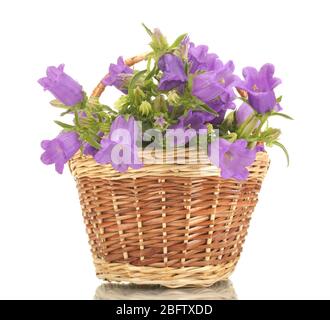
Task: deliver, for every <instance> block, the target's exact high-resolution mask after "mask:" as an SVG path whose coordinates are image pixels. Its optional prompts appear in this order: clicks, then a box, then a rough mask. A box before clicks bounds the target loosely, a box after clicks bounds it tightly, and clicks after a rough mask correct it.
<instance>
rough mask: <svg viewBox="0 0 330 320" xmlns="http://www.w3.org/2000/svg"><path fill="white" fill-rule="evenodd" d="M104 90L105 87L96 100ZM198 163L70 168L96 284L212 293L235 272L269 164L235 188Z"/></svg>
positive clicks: (83, 160) (259, 164) (260, 157)
mask: <svg viewBox="0 0 330 320" xmlns="http://www.w3.org/2000/svg"><path fill="white" fill-rule="evenodd" d="M143 58H144V57H143V56H137V57H134V58H131V59H128V60H126V63H127V65H133V64H135V63H136V62H139V61H141V60H142V59H143ZM103 90H104V85H103V84H102V82H100V83H99V85H98V86H97V87H96V89H95V90H94V92H93V96H94V97H99V96H100V95H101V94H102V92H103ZM183 152H185V150H183ZM196 152H197V151H196ZM190 156H191V154H190ZM195 157H199V159H200V161H199V162H198V163H195V164H175V163H174V164H160V163H159V164H147V165H145V166H144V167H143V168H142V169H139V170H133V169H130V170H128V171H127V172H125V173H122V174H121V173H118V172H116V171H115V170H114V169H113V168H112V166H111V165H99V164H97V163H96V162H95V161H94V159H93V158H92V157H86V156H81V155H80V154H77V155H76V156H75V157H74V158H73V159H72V160H71V161H70V164H69V165H70V169H71V172H72V174H73V176H74V177H75V180H76V183H77V187H78V191H79V195H80V202H81V206H82V211H83V215H84V221H85V224H86V227H87V232H88V236H89V242H90V245H91V249H92V253H93V258H94V263H95V267H96V273H97V276H98V277H99V278H101V279H104V280H108V281H126V282H130V283H135V284H160V285H164V286H166V287H183V286H210V285H212V284H214V283H215V282H217V281H219V280H224V279H227V278H228V277H229V275H230V274H231V273H232V272H233V270H234V268H235V266H236V264H237V262H238V259H239V256H240V253H241V251H242V245H243V243H244V239H245V236H246V234H247V230H248V226H249V222H250V218H251V214H252V212H253V210H254V207H255V205H256V203H257V197H258V192H259V190H260V188H261V184H262V181H263V179H264V177H265V175H266V173H267V169H268V166H269V158H268V155H267V153H265V152H259V153H258V154H257V158H256V160H255V162H254V163H253V165H252V166H250V168H249V171H250V175H249V178H248V179H247V180H246V181H236V180H225V179H222V178H219V169H218V168H217V167H215V166H213V165H211V164H210V163H209V161H208V159H207V157H206V156H204V155H201V154H198V153H196V155H195Z"/></svg>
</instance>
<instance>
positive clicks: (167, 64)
mask: <svg viewBox="0 0 330 320" xmlns="http://www.w3.org/2000/svg"><path fill="white" fill-rule="evenodd" d="M158 67H159V69H160V70H161V71H163V76H162V78H161V79H160V82H159V90H164V91H169V90H172V89H174V88H176V89H178V91H182V90H183V88H184V85H185V83H186V82H187V80H188V78H187V75H186V74H185V71H184V65H183V62H182V60H181V59H180V58H179V57H177V56H175V55H174V54H170V53H167V54H164V55H163V56H162V57H161V58H160V59H159V61H158Z"/></svg>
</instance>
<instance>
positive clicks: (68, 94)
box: [38, 64, 84, 106]
mask: <svg viewBox="0 0 330 320" xmlns="http://www.w3.org/2000/svg"><path fill="white" fill-rule="evenodd" d="M46 74H47V77H45V78H41V79H39V80H38V82H39V84H40V85H42V86H43V87H44V89H45V90H48V91H50V92H51V93H52V94H53V95H54V97H55V98H56V99H57V100H59V101H61V102H62V103H63V104H65V105H66V106H73V105H75V104H77V103H79V102H81V101H82V100H83V99H84V93H83V90H82V86H81V85H80V84H79V83H78V82H77V81H75V80H74V79H72V78H71V77H70V76H69V75H67V74H66V73H65V72H64V64H61V65H59V66H58V67H57V68H56V67H48V68H47V72H46Z"/></svg>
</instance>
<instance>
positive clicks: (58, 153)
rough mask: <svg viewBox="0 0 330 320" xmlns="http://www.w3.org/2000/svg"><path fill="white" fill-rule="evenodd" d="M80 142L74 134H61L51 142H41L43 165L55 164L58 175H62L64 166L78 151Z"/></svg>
mask: <svg viewBox="0 0 330 320" xmlns="http://www.w3.org/2000/svg"><path fill="white" fill-rule="evenodd" d="M80 146H81V141H80V140H79V137H78V135H77V133H75V132H72V131H71V132H61V133H60V134H59V135H58V136H57V137H56V138H55V139H53V140H43V141H42V142H41V147H42V148H43V149H44V150H45V152H44V153H43V154H42V155H41V161H42V162H43V163H44V164H48V165H49V164H55V169H56V171H57V172H58V173H63V169H64V164H65V163H66V162H67V161H68V160H70V159H71V158H72V157H73V155H74V154H75V153H76V152H77V151H78V150H79V148H80Z"/></svg>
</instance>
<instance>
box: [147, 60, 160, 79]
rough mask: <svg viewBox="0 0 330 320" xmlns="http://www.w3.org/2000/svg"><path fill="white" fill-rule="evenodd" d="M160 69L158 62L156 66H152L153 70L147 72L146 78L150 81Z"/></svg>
mask: <svg viewBox="0 0 330 320" xmlns="http://www.w3.org/2000/svg"><path fill="white" fill-rule="evenodd" d="M157 70H158V67H157V64H155V65H154V67H153V68H152V70H151V71H150V72H149V73H148V74H147V76H146V78H145V80H146V81H148V80H150V79H151V78H152V77H153V76H154V75H155V74H156V72H157Z"/></svg>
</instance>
